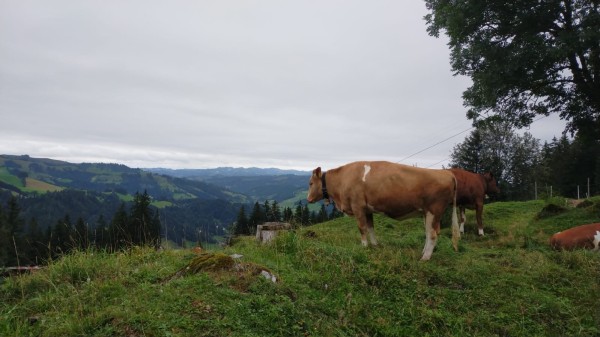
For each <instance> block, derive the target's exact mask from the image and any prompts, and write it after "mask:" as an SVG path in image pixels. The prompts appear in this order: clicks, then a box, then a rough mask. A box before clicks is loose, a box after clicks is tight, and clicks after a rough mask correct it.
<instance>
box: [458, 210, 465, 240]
mask: <svg viewBox="0 0 600 337" xmlns="http://www.w3.org/2000/svg"><path fill="white" fill-rule="evenodd" d="M459 210H460V234H465V221H466V220H467V217H466V215H465V208H464V207H460V208H459Z"/></svg>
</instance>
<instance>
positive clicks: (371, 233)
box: [366, 213, 377, 246]
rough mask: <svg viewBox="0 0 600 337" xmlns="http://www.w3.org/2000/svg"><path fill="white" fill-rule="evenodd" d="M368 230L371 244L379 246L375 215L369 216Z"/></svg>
mask: <svg viewBox="0 0 600 337" xmlns="http://www.w3.org/2000/svg"><path fill="white" fill-rule="evenodd" d="M366 217H367V230H368V231H369V239H371V244H372V245H373V246H377V239H376V238H375V227H374V226H373V213H368V214H367V216H366Z"/></svg>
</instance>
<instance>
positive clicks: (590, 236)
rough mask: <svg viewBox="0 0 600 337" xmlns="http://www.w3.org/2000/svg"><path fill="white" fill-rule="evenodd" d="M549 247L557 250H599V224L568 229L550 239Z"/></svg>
mask: <svg viewBox="0 0 600 337" xmlns="http://www.w3.org/2000/svg"><path fill="white" fill-rule="evenodd" d="M550 246H551V247H552V248H554V249H558V250H573V249H576V248H588V249H590V248H591V249H593V250H600V223H592V224H588V225H581V226H577V227H573V228H569V229H567V230H564V231H562V232H558V233H556V234H554V235H552V237H551V238H550Z"/></svg>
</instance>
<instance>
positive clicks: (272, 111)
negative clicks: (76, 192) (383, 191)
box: [0, 0, 564, 170]
mask: <svg viewBox="0 0 600 337" xmlns="http://www.w3.org/2000/svg"><path fill="white" fill-rule="evenodd" d="M425 14H427V11H426V9H425V5H424V2H422V1H396V0H394V1H391V0H390V1H380V0H374V1H362V0H356V1H352V0H344V1H342V0H339V1H330V0H320V1H285V0H264V1H258V0H257V1H252V0H244V1H226V0H215V1H206V0H197V1H191V0H190V1H117V0H114V1H93V0H92V1H76V0H71V1H56V0H53V1H45V0H38V1H28V0H0V154H29V155H30V156H32V157H45V158H53V159H60V160H66V161H70V162H76V163H78V162H110V163H122V164H125V165H128V166H131V167H168V168H212V167H218V166H235V167H238V166H241V167H278V168H295V169H304V170H309V169H313V168H315V167H316V166H322V167H323V168H324V169H330V168H334V167H337V166H339V165H342V164H345V163H348V162H351V161H356V160H380V159H381V160H390V161H393V162H401V163H404V164H411V165H414V164H416V165H418V166H421V167H432V168H440V167H442V165H447V163H448V158H449V155H450V152H451V150H452V148H453V147H454V146H455V145H456V144H458V143H460V142H462V141H463V140H464V138H465V136H467V135H468V134H469V132H468V131H467V132H464V133H461V132H462V131H465V130H467V129H469V127H470V126H471V122H470V121H469V120H467V119H466V117H465V112H466V109H465V108H464V107H463V105H462V99H461V94H462V92H463V91H464V89H466V88H467V87H468V85H469V84H470V81H469V79H468V78H464V77H454V76H452V72H451V71H450V65H449V50H448V47H447V45H446V43H447V40H446V38H445V37H443V38H439V39H436V38H434V37H430V36H429V35H428V34H427V32H426V25H425V21H424V20H423V16H424V15H425ZM563 125H564V123H562V122H560V121H558V119H557V118H546V119H543V120H540V121H538V122H536V123H535V125H533V126H532V127H531V129H530V130H529V132H531V133H532V134H533V136H534V137H536V138H539V139H542V140H550V139H551V138H552V136H553V135H557V136H560V133H561V131H562V129H563ZM456 134H459V135H457V136H455V137H452V138H450V139H449V140H446V141H443V140H445V139H447V138H449V137H451V136H453V135H456ZM441 141H443V142H441ZM438 142H441V143H440V144H439V145H437V146H434V147H432V148H431V149H428V150H425V151H423V152H420V151H422V150H424V149H426V148H428V147H430V146H432V145H433V144H436V143H438ZM417 152H420V153H418V154H415V153H417Z"/></svg>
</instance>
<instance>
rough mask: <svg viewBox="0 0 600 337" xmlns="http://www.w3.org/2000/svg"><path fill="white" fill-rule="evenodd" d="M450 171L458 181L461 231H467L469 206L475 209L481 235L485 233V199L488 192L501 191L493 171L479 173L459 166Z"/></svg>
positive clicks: (457, 197)
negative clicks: (466, 212) (467, 210)
mask: <svg viewBox="0 0 600 337" xmlns="http://www.w3.org/2000/svg"><path fill="white" fill-rule="evenodd" d="M450 171H451V172H452V173H453V174H454V176H455V177H456V182H457V183H458V191H457V195H456V204H457V205H458V208H459V210H460V232H461V233H464V232H465V220H466V217H465V208H468V209H474V210H475V216H476V217H477V227H478V228H479V235H483V219H482V214H483V200H484V199H485V196H486V194H488V193H500V189H499V188H498V185H497V183H496V178H494V176H493V175H492V174H491V173H485V174H477V173H473V172H469V171H465V170H463V169H458V168H453V169H450Z"/></svg>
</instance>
